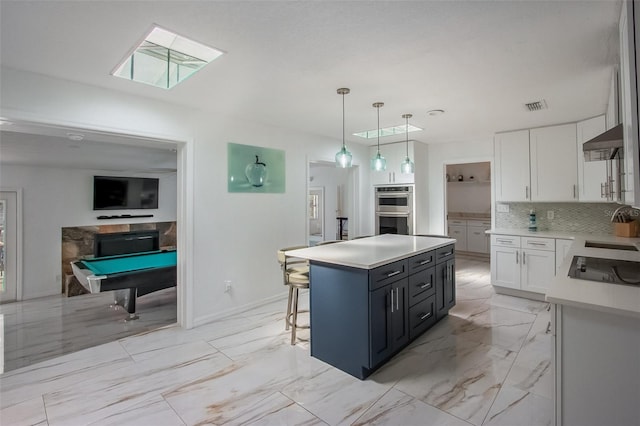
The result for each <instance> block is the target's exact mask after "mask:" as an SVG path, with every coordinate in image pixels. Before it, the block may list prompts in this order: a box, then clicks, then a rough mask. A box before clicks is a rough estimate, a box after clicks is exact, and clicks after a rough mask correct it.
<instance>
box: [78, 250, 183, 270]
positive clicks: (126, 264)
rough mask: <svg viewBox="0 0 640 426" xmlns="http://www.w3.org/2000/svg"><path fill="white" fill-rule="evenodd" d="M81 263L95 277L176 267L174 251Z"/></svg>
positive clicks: (89, 260)
mask: <svg viewBox="0 0 640 426" xmlns="http://www.w3.org/2000/svg"><path fill="white" fill-rule="evenodd" d="M82 263H83V264H84V265H85V266H86V267H87V268H89V269H90V270H91V271H92V272H93V273H94V274H95V275H109V274H116V273H119V272H130V271H139V270H142V269H151V268H166V267H169V266H176V251H175V250H172V251H160V252H147V253H143V254H140V253H135V254H131V255H120V256H109V257H104V258H97V259H85V260H83V261H82Z"/></svg>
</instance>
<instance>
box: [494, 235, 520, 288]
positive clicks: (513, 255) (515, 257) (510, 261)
mask: <svg viewBox="0 0 640 426" xmlns="http://www.w3.org/2000/svg"><path fill="white" fill-rule="evenodd" d="M491 284H493V285H497V286H500V287H509V288H516V289H520V249H518V248H514V247H500V246H492V247H491Z"/></svg>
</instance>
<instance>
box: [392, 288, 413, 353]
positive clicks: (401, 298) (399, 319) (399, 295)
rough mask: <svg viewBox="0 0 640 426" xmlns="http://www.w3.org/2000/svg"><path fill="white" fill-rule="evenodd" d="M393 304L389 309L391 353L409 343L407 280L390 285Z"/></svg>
mask: <svg viewBox="0 0 640 426" xmlns="http://www.w3.org/2000/svg"><path fill="white" fill-rule="evenodd" d="M391 291H393V292H394V293H395V294H394V295H393V302H394V303H395V306H394V307H393V308H392V309H391V311H392V312H391V341H392V344H391V347H392V351H394V352H395V351H396V350H397V349H399V348H401V347H403V346H404V345H406V344H407V343H409V282H408V279H406V278H405V279H403V280H400V281H398V282H396V283H394V284H392V285H391Z"/></svg>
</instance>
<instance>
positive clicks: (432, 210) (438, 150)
mask: <svg viewBox="0 0 640 426" xmlns="http://www.w3.org/2000/svg"><path fill="white" fill-rule="evenodd" d="M427 149H428V161H429V178H428V179H429V180H428V181H429V201H430V202H429V233H432V234H446V229H447V227H446V219H445V206H444V200H445V193H444V189H445V184H446V182H445V168H446V165H447V164H453V163H474V162H479V161H493V140H484V141H476V142H458V143H447V144H429V145H428V146H427ZM491 170H492V173H493V167H492V168H491Z"/></svg>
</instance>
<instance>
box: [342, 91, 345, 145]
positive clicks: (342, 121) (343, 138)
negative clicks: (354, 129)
mask: <svg viewBox="0 0 640 426" xmlns="http://www.w3.org/2000/svg"><path fill="white" fill-rule="evenodd" d="M344 95H345V94H344V93H343V94H342V148H343V149H344V148H345V145H344Z"/></svg>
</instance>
